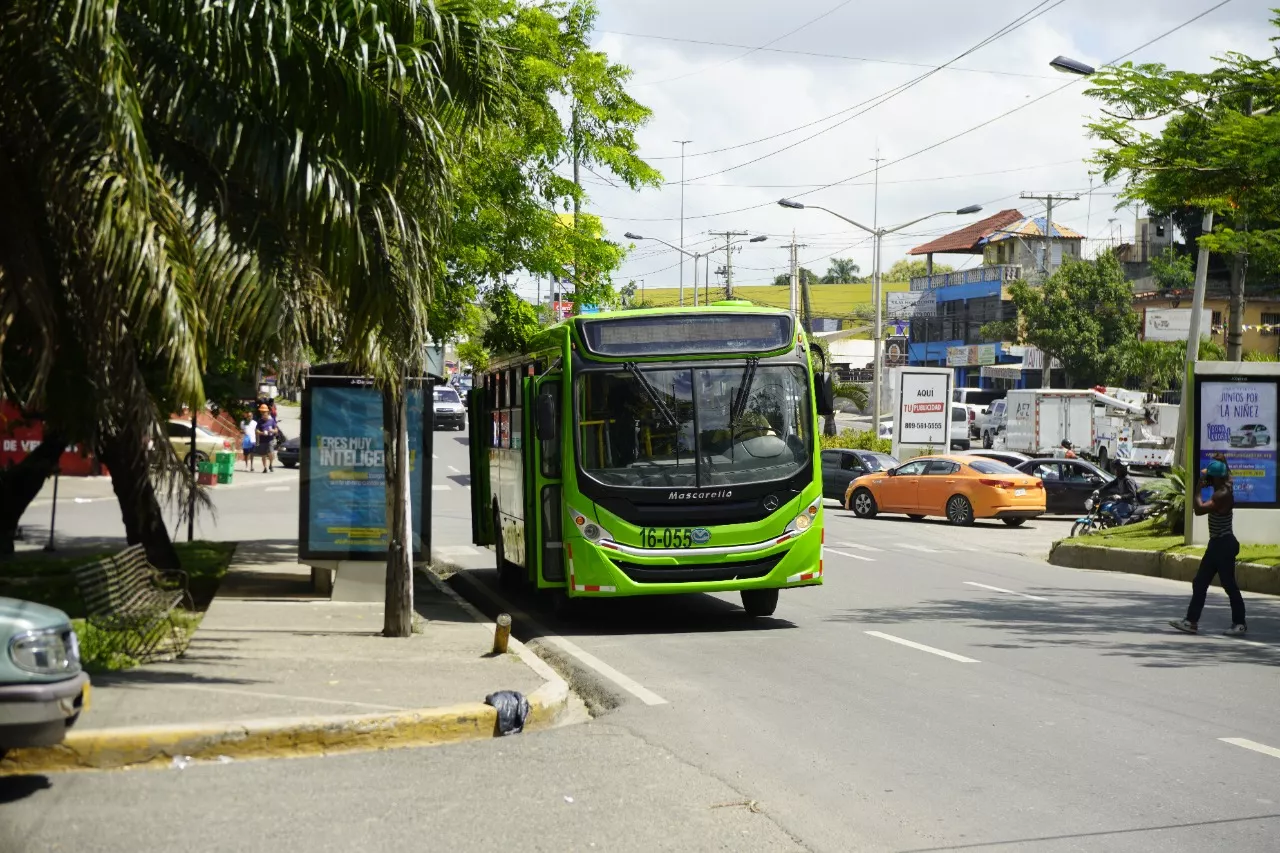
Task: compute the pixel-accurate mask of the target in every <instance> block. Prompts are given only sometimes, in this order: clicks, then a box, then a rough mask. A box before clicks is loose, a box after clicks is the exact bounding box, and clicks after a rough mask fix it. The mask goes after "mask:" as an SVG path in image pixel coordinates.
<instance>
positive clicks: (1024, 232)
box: [983, 216, 1084, 243]
mask: <svg viewBox="0 0 1280 853" xmlns="http://www.w3.org/2000/svg"><path fill="white" fill-rule="evenodd" d="M1010 231H1012V232H1013V233H1012V234H1010V233H1007V232H1010ZM1014 235H1017V236H1020V237H1040V238H1042V239H1043V238H1044V217H1043V216H1035V217H1028V218H1027V219H1023V220H1022V221H1021V222H1016V223H1014V224H1012V225H1007V226H1001V227H1000V230H999V232H998V233H993V234H992V235H991V236H989V237H987V238H986V239H984V240H983V242H984V243H994V242H996V241H997V240H1006V239H1008V238H1009V237H1012V236H1014ZM1053 237H1054V238H1059V237H1060V238H1062V239H1064V240H1083V239H1084V235H1083V234H1080V233H1079V232H1076V231H1073V230H1072V229H1070V228H1068V227H1067V226H1065V225H1063V224H1062V223H1060V222H1055V223H1053Z"/></svg>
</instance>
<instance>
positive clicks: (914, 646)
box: [863, 631, 981, 663]
mask: <svg viewBox="0 0 1280 853" xmlns="http://www.w3.org/2000/svg"><path fill="white" fill-rule="evenodd" d="M863 633H865V634H868V635H870V636H872V637H879V638H880V639H882V640H888V641H889V642H891V643H897V644H898V645H900V646H907V647H908V648H912V649H918V650H919V651H922V652H928V653H929V654H931V655H938V656H939V657H944V658H948V659H950V660H954V661H959V662H960V663H981V661H976V660H974V659H973V658H967V657H965V656H964V655H958V654H955V653H953V652H944V651H943V650H942V649H935V648H934V647H933V646H926V645H924V644H923V643H913V642H912V641H910V640H904V639H902V638H901V637H895V636H893V635H892V634H885V633H882V632H880V631H865V632H863Z"/></svg>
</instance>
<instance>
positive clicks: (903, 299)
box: [886, 290, 938, 320]
mask: <svg viewBox="0 0 1280 853" xmlns="http://www.w3.org/2000/svg"><path fill="white" fill-rule="evenodd" d="M886 297H887V299H888V302H887V313H888V315H889V317H890V318H895V319H905V320H910V319H915V318H919V319H926V318H929V317H936V316H938V301H937V299H936V297H935V294H934V292H933V291H932V290H911V291H908V292H906V293H889V294H886Z"/></svg>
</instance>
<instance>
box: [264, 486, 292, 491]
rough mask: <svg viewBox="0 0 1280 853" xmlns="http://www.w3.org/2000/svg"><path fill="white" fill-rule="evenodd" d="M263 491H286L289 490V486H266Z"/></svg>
mask: <svg viewBox="0 0 1280 853" xmlns="http://www.w3.org/2000/svg"><path fill="white" fill-rule="evenodd" d="M264 491H268V492H287V491H289V487H288V486H267V488H266V489H265V490H264Z"/></svg>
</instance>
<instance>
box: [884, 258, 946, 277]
mask: <svg viewBox="0 0 1280 853" xmlns="http://www.w3.org/2000/svg"><path fill="white" fill-rule="evenodd" d="M928 269H929V265H928V263H927V262H925V261H912V260H909V259H907V258H903V259H902V260H900V261H897V262H895V263H894V265H893V266H891V267H889V271H888V272H886V273H884V274H883V275H882V276H881V278H882V279H883V280H885V281H911V279H913V278H922V277H924V276H926V275H928V274H929V273H928ZM944 272H955V267H952V266H948V265H947V264H934V265H933V274H934V275H939V274H941V273H944Z"/></svg>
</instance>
